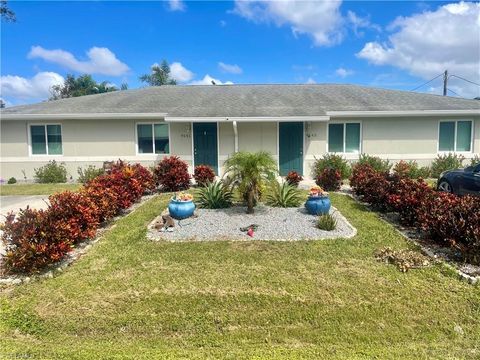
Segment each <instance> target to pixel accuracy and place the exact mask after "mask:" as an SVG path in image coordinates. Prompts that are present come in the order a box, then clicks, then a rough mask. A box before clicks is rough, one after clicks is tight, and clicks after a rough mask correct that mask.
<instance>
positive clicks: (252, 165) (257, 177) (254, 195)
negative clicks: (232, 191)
mask: <svg viewBox="0 0 480 360" xmlns="http://www.w3.org/2000/svg"><path fill="white" fill-rule="evenodd" d="M276 173H277V163H276V162H275V160H274V159H273V157H272V155H271V154H269V153H268V152H265V151H259V152H256V153H250V152H244V151H241V152H238V153H236V154H234V155H233V156H232V157H230V158H229V159H227V161H225V176H226V177H227V181H229V182H231V183H232V184H233V185H235V186H237V187H238V188H239V190H240V193H241V194H242V195H243V199H244V200H245V201H246V203H247V214H253V207H254V206H255V205H256V203H257V201H258V199H259V197H260V186H261V184H262V182H264V181H268V180H271V179H273V178H274V177H275V175H276Z"/></svg>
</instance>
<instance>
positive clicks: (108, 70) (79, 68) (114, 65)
mask: <svg viewBox="0 0 480 360" xmlns="http://www.w3.org/2000/svg"><path fill="white" fill-rule="evenodd" d="M87 56H88V59H89V60H87V61H81V60H78V59H77V58H75V56H74V55H73V54H72V53H70V52H68V51H65V50H61V49H55V50H48V49H44V48H43V47H41V46H32V49H31V50H30V53H29V54H28V58H30V59H32V58H41V59H43V60H45V61H48V62H52V63H55V64H58V65H61V66H63V67H65V68H67V69H69V70H73V71H76V72H80V73H88V74H102V75H110V76H120V75H123V74H125V73H126V72H127V71H128V70H129V68H128V66H127V65H126V64H124V63H123V62H121V61H120V60H118V59H117V57H116V56H115V54H114V53H113V52H111V51H110V50H109V49H107V48H100V47H92V48H91V49H90V50H88V51H87Z"/></svg>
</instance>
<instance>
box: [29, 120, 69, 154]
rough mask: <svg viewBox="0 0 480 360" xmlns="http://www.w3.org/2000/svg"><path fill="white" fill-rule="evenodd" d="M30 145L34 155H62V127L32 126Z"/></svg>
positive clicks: (56, 125) (53, 125)
mask: <svg viewBox="0 0 480 360" xmlns="http://www.w3.org/2000/svg"><path fill="white" fill-rule="evenodd" d="M30 144H31V153H32V155H62V153H63V149H62V126H61V125H59V124H36V125H30Z"/></svg>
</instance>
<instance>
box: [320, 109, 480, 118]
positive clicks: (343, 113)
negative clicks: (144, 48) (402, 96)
mask: <svg viewBox="0 0 480 360" xmlns="http://www.w3.org/2000/svg"><path fill="white" fill-rule="evenodd" d="M327 115H329V116H330V117H332V118H347V117H355V118H362V117H369V118H371V117H385V116H390V117H402V116H440V115H447V116H448V115H458V116H462V115H480V107H479V109H471V110H401V111H327Z"/></svg>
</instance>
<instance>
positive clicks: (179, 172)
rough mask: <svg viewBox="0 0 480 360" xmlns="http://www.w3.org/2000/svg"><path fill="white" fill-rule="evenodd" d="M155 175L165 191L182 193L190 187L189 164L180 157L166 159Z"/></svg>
mask: <svg viewBox="0 0 480 360" xmlns="http://www.w3.org/2000/svg"><path fill="white" fill-rule="evenodd" d="M153 173H154V176H155V180H156V181H157V183H158V185H159V186H160V188H161V189H162V190H163V191H180V190H186V189H188V188H189V187H190V174H189V173H188V164H187V163H186V162H185V161H182V160H181V159H180V158H179V157H178V156H170V157H164V158H163V159H162V161H160V162H159V163H158V165H157V166H156V167H155V170H154V171H153Z"/></svg>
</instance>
